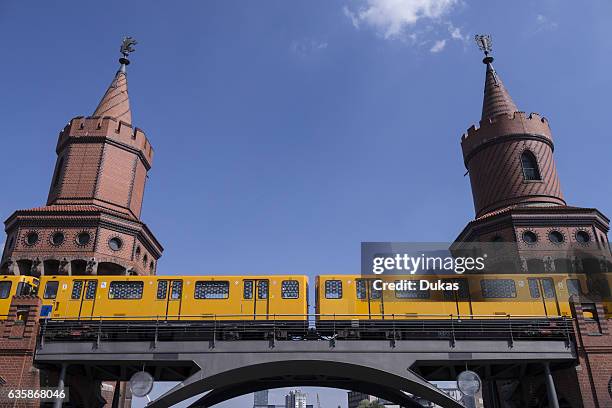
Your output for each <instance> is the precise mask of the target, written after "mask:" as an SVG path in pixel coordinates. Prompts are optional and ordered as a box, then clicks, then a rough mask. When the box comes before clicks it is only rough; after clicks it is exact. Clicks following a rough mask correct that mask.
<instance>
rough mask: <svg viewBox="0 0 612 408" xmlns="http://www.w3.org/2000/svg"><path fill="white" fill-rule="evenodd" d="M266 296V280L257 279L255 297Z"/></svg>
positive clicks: (263, 297)
mask: <svg viewBox="0 0 612 408" xmlns="http://www.w3.org/2000/svg"><path fill="white" fill-rule="evenodd" d="M267 298H268V281H267V280H260V281H257V299H267Z"/></svg>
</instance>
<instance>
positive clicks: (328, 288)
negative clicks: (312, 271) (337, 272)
mask: <svg viewBox="0 0 612 408" xmlns="http://www.w3.org/2000/svg"><path fill="white" fill-rule="evenodd" d="M325 298H326V299H342V281H341V280H327V281H325Z"/></svg>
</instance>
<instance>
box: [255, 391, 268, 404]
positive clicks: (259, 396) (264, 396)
mask: <svg viewBox="0 0 612 408" xmlns="http://www.w3.org/2000/svg"><path fill="white" fill-rule="evenodd" d="M267 406H268V390H262V391H256V392H254V393H253V408H259V407H267Z"/></svg>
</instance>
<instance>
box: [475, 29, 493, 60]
mask: <svg viewBox="0 0 612 408" xmlns="http://www.w3.org/2000/svg"><path fill="white" fill-rule="evenodd" d="M474 41H476V45H478V48H479V49H480V51H482V52H484V55H485V58H484V59H483V60H482V62H484V63H485V64H489V63H491V62H493V57H491V56H490V55H489V54H490V53H491V52H492V51H493V40H492V39H491V36H490V35H489V34H476V35H475V36H474Z"/></svg>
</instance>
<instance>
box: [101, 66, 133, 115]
mask: <svg viewBox="0 0 612 408" xmlns="http://www.w3.org/2000/svg"><path fill="white" fill-rule="evenodd" d="M93 116H110V117H112V118H115V119H117V120H122V121H124V122H126V123H129V124H131V123H132V111H131V110H130V98H129V96H128V86H127V76H126V74H125V69H124V66H122V69H120V70H119V71H118V72H117V74H116V75H115V78H113V81H112V82H111V84H110V86H109V87H108V89H107V90H106V93H105V94H104V96H103V97H102V100H101V101H100V103H99V104H98V107H97V108H96V110H95V111H94V113H93Z"/></svg>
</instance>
